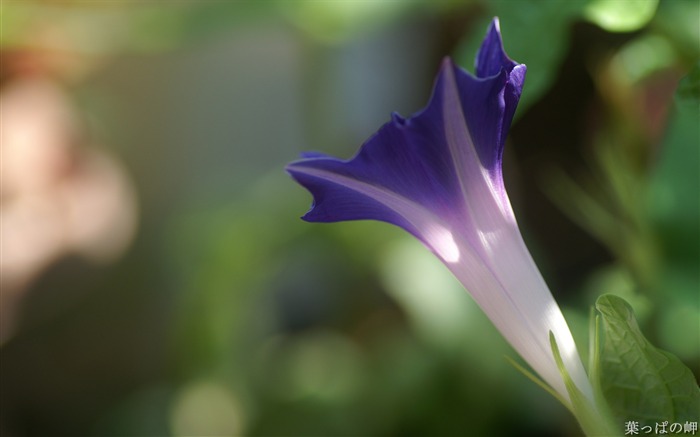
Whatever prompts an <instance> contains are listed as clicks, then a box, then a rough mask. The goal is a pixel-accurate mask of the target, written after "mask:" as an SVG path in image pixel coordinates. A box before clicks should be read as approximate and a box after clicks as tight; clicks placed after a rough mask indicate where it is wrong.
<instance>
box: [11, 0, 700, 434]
mask: <svg viewBox="0 0 700 437" xmlns="http://www.w3.org/2000/svg"><path fill="white" fill-rule="evenodd" d="M699 8H700V6H699V4H698V2H696V1H694V0H688V1H685V0H675V1H660V2H657V1H653V0H650V1H641V0H640V1H629V2H628V1H613V0H579V1H570V2H561V1H499V0H494V1H487V0H473V1H465V2H461V1H447V0H446V1H438V2H427V1H419V0H413V1H406V2H393V1H387V2H384V1H378V2H365V1H345V2H315V1H308V2H306V1H300V2H288V1H284V0H280V1H231V2H227V1H223V2H213V1H212V2H208V1H206V2H199V1H184V2H168V3H167V4H164V3H162V2H157V1H148V2H129V1H115V2H111V1H110V2H84V1H13V0H10V1H6V2H3V6H2V12H3V15H2V21H3V23H2V24H3V32H2V50H3V52H4V53H9V54H12V53H21V54H29V55H34V56H36V57H40V58H41V59H49V58H50V59H54V58H60V59H61V62H53V61H51V62H49V61H46V63H45V64H44V65H47V66H46V67H45V68H46V69H48V70H49V71H48V72H44V74H47V75H49V76H52V77H53V78H54V79H55V80H56V81H59V82H61V83H63V84H65V87H66V88H68V89H69V90H70V91H71V93H72V95H73V96H74V97H75V99H76V102H77V103H78V105H79V106H80V107H81V108H82V109H83V111H84V115H85V119H86V120H85V124H86V126H87V127H88V128H89V129H90V134H91V135H95V136H98V137H100V139H102V140H103V142H104V143H105V144H107V146H108V147H110V148H112V149H113V150H114V152H115V154H117V155H118V156H119V157H120V159H121V160H122V161H123V162H124V165H125V166H126V167H127V169H128V170H129V173H130V174H131V175H132V177H133V179H134V184H135V185H136V187H137V189H138V192H139V195H140V201H141V206H142V209H143V219H142V223H141V228H140V234H139V238H138V241H137V242H136V243H135V245H134V247H133V248H132V250H131V251H130V252H129V253H128V254H127V255H126V256H125V259H124V260H123V261H122V262H120V263H119V264H118V265H115V266H111V267H94V266H84V265H81V264H78V265H77V266H75V265H73V264H69V265H68V266H66V265H58V266H55V268H54V269H53V270H51V271H49V272H46V273H45V279H44V280H43V281H40V282H39V284H38V285H36V286H35V287H33V288H32V289H31V290H29V291H28V293H29V294H30V296H32V299H31V300H29V301H28V303H27V304H26V305H24V307H23V313H22V316H23V317H24V323H23V324H21V326H20V327H19V329H18V333H17V335H16V336H15V337H14V338H13V339H11V340H10V341H9V342H8V343H7V344H4V345H3V346H2V354H3V358H2V359H3V370H2V372H3V389H2V403H3V412H2V415H0V431H2V432H3V433H4V432H5V430H8V433H10V434H12V435H51V434H82V435H120V436H123V435H174V436H180V435H182V436H184V435H194V434H199V435H205V434H206V435H406V434H408V435H465V434H466V435H494V436H496V435H513V434H519V435H528V434H538V435H571V434H576V433H577V432H579V431H578V429H577V425H576V424H575V423H573V421H572V419H571V418H570V417H568V416H567V413H566V411H565V410H564V409H563V408H562V407H560V406H557V404H556V402H555V401H554V400H553V399H550V398H549V397H548V395H547V394H546V393H544V392H543V391H541V390H540V389H539V388H538V387H536V386H535V385H534V384H532V383H531V382H530V381H527V380H526V379H525V378H523V377H522V376H521V375H520V374H518V372H515V371H513V368H512V367H511V366H510V364H508V362H507V361H506V360H504V359H503V355H507V356H510V357H515V356H516V355H515V353H514V352H513V351H512V350H511V349H510V347H509V346H508V345H507V344H506V343H505V342H504V341H503V340H502V339H501V338H500V337H499V335H498V333H497V332H496V331H495V329H494V328H493V327H492V326H491V325H490V323H489V322H488V320H487V319H486V318H485V316H484V315H483V314H482V313H481V312H480V310H479V309H478V308H477V307H476V306H475V304H474V303H473V301H472V300H471V299H470V298H469V296H468V295H467V294H466V293H464V291H463V290H462V289H461V286H460V285H459V284H458V283H457V282H456V281H455V280H454V279H453V278H452V277H451V276H449V273H448V272H447V270H446V269H445V268H444V267H443V266H442V265H441V264H440V263H439V262H438V261H437V260H435V259H433V257H432V256H431V255H430V254H429V253H428V252H427V251H425V250H424V249H423V248H422V247H421V246H420V245H419V244H418V243H417V242H415V241H413V240H412V239H411V238H410V237H408V236H406V235H404V234H402V233H401V232H400V231H399V230H397V229H394V228H391V227H389V226H387V225H385V224H379V223H367V222H359V223H344V224H341V225H311V224H307V223H304V222H302V221H301V220H299V219H298V217H299V216H300V215H302V213H303V212H304V208H305V205H306V203H307V202H308V201H309V198H308V196H307V195H306V193H305V192H303V190H302V189H300V188H299V187H297V186H296V185H295V184H293V183H292V182H291V181H290V180H288V178H287V177H286V175H284V173H283V170H282V167H283V164H284V163H285V162H287V161H289V160H292V159H294V158H295V157H296V156H297V154H298V153H299V152H300V151H302V150H308V149H323V150H325V151H327V152H329V153H335V154H338V155H343V156H348V155H350V154H351V153H352V152H353V151H354V150H356V148H357V146H358V144H360V143H361V141H363V140H364V139H365V138H366V137H367V136H368V135H369V134H371V133H372V132H374V131H375V129H376V128H377V127H378V126H379V125H380V124H381V123H382V122H384V121H385V120H386V119H388V114H389V113H390V112H391V111H392V110H395V109H401V110H404V111H407V112H408V113H411V112H413V111H416V110H418V109H419V108H420V107H421V106H422V105H423V104H424V102H425V100H426V98H427V95H428V93H429V91H430V83H431V80H432V75H433V74H434V72H435V71H436V70H437V67H438V64H439V59H440V58H441V57H443V56H445V55H449V54H454V55H455V59H456V60H457V62H458V63H459V64H460V65H463V66H465V68H467V69H471V60H472V59H473V58H474V54H475V50H476V47H478V45H479V44H480V42H481V39H482V37H483V33H484V30H485V29H486V24H487V23H488V21H489V20H490V19H491V18H492V17H493V16H494V15H498V16H499V17H500V21H501V29H502V32H503V37H504V41H505V47H506V50H507V52H508V53H509V55H510V56H511V57H512V58H513V59H516V60H517V61H519V62H523V63H525V64H527V66H528V77H527V81H526V86H525V90H524V94H523V101H522V103H521V105H520V107H519V109H518V117H519V120H521V121H522V120H525V119H527V116H528V115H533V114H536V113H538V114H544V115H543V116H544V117H545V118H547V120H548V123H550V125H551V131H552V136H551V138H550V139H549V143H548V144H539V145H537V147H538V148H537V149H536V150H529V149H527V148H525V147H522V144H519V143H518V142H517V141H516V140H513V141H512V144H509V145H508V148H512V150H513V152H510V151H508V152H506V155H507V156H506V161H507V162H506V164H507V166H506V167H507V168H506V171H507V174H506V176H507V177H506V182H507V184H508V186H509V192H510V195H511V199H512V200H513V203H514V206H515V207H516V211H518V212H519V209H522V210H523V211H525V212H528V215H527V216H528V217H536V219H535V220H532V219H530V220H521V224H522V226H523V228H524V229H523V230H524V233H525V234H526V237H527V238H528V240H532V241H533V242H534V244H532V245H531V246H532V247H533V253H534V254H535V255H536V258H537V261H538V264H541V265H544V266H546V269H543V270H544V271H545V276H546V277H547V279H548V281H550V276H549V274H551V275H552V276H551V281H552V282H553V283H558V284H568V285H566V286H565V287H563V289H561V290H558V289H553V292H554V294H555V296H557V297H558V298H559V297H566V299H565V301H566V304H567V307H566V308H565V309H564V311H565V314H566V317H567V320H569V322H570V324H571V327H572V331H573V332H574V335H575V337H576V340H577V343H578V344H579V348H580V349H581V351H582V355H585V354H586V353H587V347H586V344H587V339H586V338H585V335H586V332H587V330H586V327H587V317H588V310H589V308H590V306H591V305H592V304H593V302H595V298H596V297H597V296H599V295H600V294H602V293H609V292H611V293H617V294H619V295H622V296H624V297H625V299H627V300H628V301H630V302H631V303H632V305H633V306H634V308H635V311H636V313H637V315H638V317H639V320H640V324H642V326H643V328H644V332H645V333H647V334H648V336H649V337H650V339H651V340H652V342H653V343H654V344H656V345H658V346H660V347H661V348H664V349H668V350H670V351H671V352H673V353H674V354H677V355H678V356H679V357H680V358H681V359H682V360H683V361H684V362H685V363H686V364H688V365H690V367H691V368H693V369H695V372H696V378H697V376H698V375H697V371H698V370H697V369H698V368H700V338H698V336H700V333H699V332H698V329H697V327H698V325H699V324H700V308H699V307H698V302H697V291H698V289H700V278H698V275H699V274H700V273H699V272H698V269H697V266H698V265H700V248H699V247H698V241H700V236H699V235H698V232H699V231H700V229H699V227H698V226H699V222H700V205H699V203H700V199H699V198H698V196H697V192H698V186H699V182H700V181H698V174H700V169H698V165H699V163H700V157H699V156H698V153H700V144H699V143H700V141H699V138H698V128H697V126H698V125H697V120H698V119H699V116H698V113H697V111H698V101H700V97H699V95H698V80H697V78H698V74H699V73H698V70H697V67H695V70H693V72H692V73H691V74H690V75H689V76H687V79H684V81H683V82H682V85H681V86H680V88H678V93H677V96H676V98H675V101H674V100H673V97H672V96H673V94H674V91H675V89H676V85H677V83H678V80H679V79H680V78H681V77H682V76H686V75H687V74H688V72H690V71H691V68H692V67H693V66H696V65H697V61H698V59H699V58H700V45H699V44H698V42H699V41H700V33H699V32H700V25H699V24H698V22H697V16H698V13H700V10H699ZM580 40H584V42H583V43H581V42H578V43H577V44H574V42H576V41H580ZM42 56H43V57H42ZM8 59H10V58H8ZM64 61H65V62H64ZM574 61H576V62H577V63H574V64H572V62H574ZM42 62H43V61H42ZM68 64H70V65H69V67H66V65H68ZM570 65H575V66H577V67H580V68H579V70H583V71H582V72H580V73H579V74H576V75H574V74H571V69H570ZM5 68H6V69H9V70H11V69H12V68H13V65H10V64H9V63H8V65H6V66H5ZM67 68H68V69H71V72H69V73H66V69H67ZM76 70H79V71H80V72H81V73H80V74H74V72H75V71H76ZM18 71H20V72H19V73H17V72H13V73H12V74H9V75H8V74H3V78H4V79H3V80H5V81H11V80H15V77H16V76H17V75H21V74H23V73H22V71H23V70H21V69H18ZM571 90H573V91H576V90H585V91H581V92H582V93H584V92H585V93H587V94H579V95H578V96H579V100H566V99H563V101H562V99H559V100H558V97H560V96H561V95H567V96H568V95H571V94H567V93H569V92H573V91H571ZM580 108H583V109H582V110H580V111H579V110H577V109H580ZM521 121H516V123H520V122H521ZM556 125H564V126H574V127H575V129H576V130H575V131H574V130H572V131H570V132H566V133H564V134H562V135H558V134H556V129H555V127H556ZM516 127H517V126H516ZM548 146H549V147H550V149H547V148H546V147H548ZM552 149H556V150H558V153H560V154H561V156H563V157H564V158H562V162H560V163H557V162H546V163H541V162H539V157H540V156H541V155H540V154H538V151H542V150H552ZM509 154H510V155H509ZM528 157H531V159H528ZM533 162H535V164H533ZM571 162H575V163H576V165H575V166H573V167H572V166H571V165H570V164H571ZM558 164H559V165H558ZM552 168H556V169H557V170H551V169H552ZM528 175H530V176H532V178H539V179H540V180H541V181H542V182H543V183H542V187H538V186H526V184H523V183H522V181H523V180H527V179H528V178H527V176H528ZM532 178H530V179H532ZM543 187H544V188H543ZM540 190H545V191H546V192H547V193H548V195H549V196H550V198H551V199H552V201H553V202H554V203H555V204H556V205H557V207H559V208H560V209H561V211H562V212H563V214H566V216H567V217H569V220H570V221H569V222H567V223H571V222H574V223H576V225H578V226H580V227H581V228H582V229H584V230H586V231H587V232H588V233H589V234H590V235H589V236H587V235H583V234H582V235H578V234H575V233H574V231H571V229H573V227H569V228H566V227H563V226H564V225H561V223H562V222H563V221H565V220H566V219H563V218H562V217H561V214H560V213H559V212H556V211H554V212H551V211H548V210H539V209H537V210H533V208H534V209H536V208H537V206H536V205H537V204H536V203H534V202H532V200H533V199H535V198H536V196H537V195H538V193H539V191H540ZM533 205H535V206H533ZM86 219H88V218H86ZM536 224H542V225H543V226H545V227H546V228H547V230H546V235H545V233H540V234H538V233H537V232H536V231H535V229H537V227H536V226H531V225H536ZM548 235H554V236H555V237H556V238H558V239H560V240H562V241H565V242H566V244H567V247H568V249H567V250H568V251H569V252H571V253H570V254H569V253H567V254H560V253H555V252H554V253H553V249H552V248H551V247H548V246H547V244H546V243H545V241H546V238H545V237H547V236H548ZM528 243H530V241H528ZM596 244H597V245H599V246H594V247H596V248H597V249H596V250H592V251H586V250H583V249H580V248H582V247H584V246H585V247H588V246H586V245H596ZM572 254H573V255H572ZM560 255H566V256H568V257H571V256H575V257H577V258H574V259H576V260H578V261H580V263H581V264H582V265H584V267H585V275H584V276H583V279H580V277H576V278H574V279H571V278H568V277H567V274H566V273H561V271H563V268H562V266H563V264H562V263H563V261H562V258H564V256H562V257H560ZM86 272H88V273H90V275H92V276H86V275H87V273H86ZM87 277H98V278H103V279H100V280H86V278H87ZM81 290H82V291H83V292H81ZM47 296H52V297H51V299H53V300H48V302H57V301H61V300H64V301H66V302H68V303H64V304H63V305H57V308H62V309H60V310H58V309H57V310H55V311H53V312H48V313H46V314H48V315H45V314H44V313H42V312H41V311H39V309H41V308H42V307H41V305H39V304H38V303H37V302H40V301H42V299H43V300H46V299H48V298H47ZM86 296H88V297H86ZM572 296H573V297H572ZM66 308H67V309H66ZM37 314H39V315H37ZM42 314H43V315H42ZM679 333H681V334H679ZM87 334H89V335H87ZM52 345H53V346H52ZM97 355H99V356H100V357H102V359H101V360H96V359H94V356H97ZM584 361H585V356H584ZM93 362H97V363H99V365H95V366H92V367H91V370H90V373H89V375H81V374H80V371H79V369H82V368H83V367H81V366H84V364H81V363H93ZM49 363H52V364H51V365H49ZM66 369H76V370H75V371H73V372H68V371H67V370H66ZM6 381H9V383H8V384H5V382H6ZM66 387H69V388H71V387H72V389H67V388H66ZM59 395H60V396H59ZM57 399H60V402H59V401H57Z"/></svg>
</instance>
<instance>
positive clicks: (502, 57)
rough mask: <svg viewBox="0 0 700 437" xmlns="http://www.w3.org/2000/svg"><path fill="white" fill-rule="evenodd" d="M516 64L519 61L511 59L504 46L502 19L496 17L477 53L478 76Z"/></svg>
mask: <svg viewBox="0 0 700 437" xmlns="http://www.w3.org/2000/svg"><path fill="white" fill-rule="evenodd" d="M516 65H518V63H517V62H515V61H513V60H512V59H510V58H509V57H508V55H507V54H506V52H505V49H504V48H503V37H502V35H501V25H500V21H499V19H498V17H494V18H493V20H491V25H490V26H489V29H488V31H487V32H486V36H485V37H484V41H483V42H482V43H481V47H480V48H479V51H478V53H477V54H476V62H475V67H476V68H475V70H476V76H477V77H480V78H484V77H489V76H494V75H496V74H498V73H500V71H501V70H502V69H506V70H507V71H510V70H512V69H513V68H514V67H515V66H516Z"/></svg>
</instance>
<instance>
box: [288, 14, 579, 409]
mask: <svg viewBox="0 0 700 437" xmlns="http://www.w3.org/2000/svg"><path fill="white" fill-rule="evenodd" d="M525 70H526V68H525V65H523V64H518V63H517V62H514V61H512V60H511V59H509V58H508V56H507V55H506V53H505V52H504V50H503V43H502V40H501V34H500V29H499V24H498V19H494V20H493V22H492V23H491V26H490V28H489V30H488V33H487V35H486V38H485V39H484V42H483V44H482V45H481V48H480V50H479V53H478V54H477V57H476V77H475V76H472V75H471V74H469V73H467V72H466V71H464V70H462V69H461V68H459V67H458V66H457V65H455V64H454V63H453V62H452V61H451V60H450V59H445V60H444V61H443V63H442V66H441V68H440V72H439V74H438V77H437V79H436V81H435V85H434V89H433V93H432V97H431V98H430V101H429V102H428V105H427V106H426V107H425V108H424V109H423V110H422V111H420V112H419V113H417V114H415V115H414V116H412V117H410V118H407V119H404V118H402V117H401V116H399V115H398V114H393V115H392V120H391V121H389V122H388V123H386V124H385V125H384V126H382V127H381V128H380V129H379V131H378V132H377V133H375V134H374V135H373V136H372V137H370V138H369V139H368V140H367V141H366V142H365V144H363V146H362V147H361V149H360V151H359V152H358V153H357V155H355V157H353V158H352V159H350V160H341V159H337V158H333V157H330V156H325V155H322V154H317V153H314V154H305V155H304V159H301V160H299V161H295V162H292V163H291V164H289V165H288V166H287V171H288V172H289V174H290V175H291V176H292V177H293V178H294V179H295V180H296V181H297V182H299V183H300V184H301V185H303V186H304V187H305V188H307V189H308V190H309V191H310V192H311V194H312V195H313V198H314V200H313V205H312V206H311V209H310V210H309V211H308V212H307V213H306V215H304V216H303V219H304V220H306V221H310V222H337V221H343V220H362V219H373V220H380V221H384V222H387V223H391V224H394V225H396V226H399V227H401V228H403V229H405V230H406V231H408V232H410V233H411V234H413V235H414V236H415V237H416V238H418V239H419V240H420V241H421V242H422V243H423V244H424V245H425V246H426V247H427V248H428V249H430V250H431V251H432V252H433V253H434V254H435V255H437V256H438V257H439V258H440V259H441V260H442V262H443V263H444V264H445V265H446V266H447V267H448V268H449V269H450V270H451V271H452V273H453V274H454V275H455V276H456V277H457V278H458V279H459V280H460V282H461V283H462V284H463V285H464V287H465V288H466V289H467V290H468V291H469V293H471V295H472V296H473V298H474V300H475V301H476V302H477V303H478V304H479V306H480V307H481V308H482V309H483V311H484V312H485V313H486V314H487V315H488V317H489V318H490V319H491V321H492V322H493V323H494V325H496V327H497V328H498V329H499V331H500V332H501V333H502V334H503V336H504V337H505V338H506V339H507V340H508V341H509V342H510V344H511V345H512V346H513V347H514V348H515V349H516V350H517V351H518V353H519V354H520V355H521V356H522V357H523V358H524V359H525V360H526V361H527V362H528V364H529V365H530V366H531V367H532V368H533V369H534V370H535V371H536V372H537V373H538V374H539V375H540V377H542V378H543V379H544V381H546V382H547V384H549V385H550V386H551V387H552V388H553V389H554V390H555V391H556V392H557V393H558V394H559V395H560V396H561V397H562V398H563V399H565V400H566V399H569V395H568V393H567V390H566V388H565V386H564V383H563V380H562V377H561V374H560V372H559V370H558V368H557V366H556V363H555V360H554V358H553V354H552V350H551V346H550V341H549V333H550V332H552V333H553V335H554V337H555V339H556V341H557V344H558V346H559V350H560V353H561V355H562V358H563V360H564V365H565V366H566V369H567V371H568V372H569V374H570V375H571V377H572V378H573V381H574V383H575V384H576V385H577V386H578V388H579V389H580V390H581V391H582V392H583V393H584V394H585V395H586V396H587V397H588V398H589V399H592V398H593V396H592V390H591V387H590V384H589V382H588V378H587V377H586V373H585V371H584V369H583V366H582V364H581V360H580V358H579V355H578V352H577V351H576V346H575V344H574V340H573V338H572V336H571V333H570V331H569V328H568V326H567V324H566V321H565V320H564V317H563V316H562V314H561V311H560V309H559V307H558V306H557V304H556V302H555V301H554V298H553V297H552V294H551V293H550V291H549V289H548V288H547V285H546V284H545V282H544V280H543V279H542V276H541V275H540V273H539V271H538V270H537V267H536V266H535V263H534V261H533V260H532V257H531V256H530V253H529V252H528V250H527V248H526V247H525V244H524V242H523V239H522V237H521V235H520V231H519V229H518V225H517V223H516V220H515V216H514V214H513V210H512V208H511V205H510V201H509V199H508V195H507V193H506V190H505V187H504V184H503V175H502V171H501V161H502V155H503V146H504V143H505V138H506V135H507V133H508V128H509V126H510V123H511V121H512V119H513V114H514V112H515V108H516V106H517V104H518V100H519V99H520V94H521V91H522V87H523V82H524V79H525Z"/></svg>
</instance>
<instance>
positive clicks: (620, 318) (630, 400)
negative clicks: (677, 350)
mask: <svg viewBox="0 0 700 437" xmlns="http://www.w3.org/2000/svg"><path fill="white" fill-rule="evenodd" d="M596 309H597V310H598V311H599V312H600V314H601V317H602V322H603V323H602V324H603V335H604V344H603V347H602V352H601V356H600V362H599V367H600V376H599V377H600V381H599V382H600V385H601V387H602V391H603V394H604V396H605V398H606V400H607V402H608V404H609V406H610V409H611V411H612V413H613V415H614V416H615V417H616V419H617V420H618V422H619V423H625V422H627V421H636V422H639V423H640V426H644V425H648V426H654V425H655V424H656V423H661V422H664V421H668V422H669V423H684V422H685V421H697V419H698V413H699V412H700V389H698V385H697V383H696V382H695V377H694V376H693V374H692V372H691V371H690V369H688V368H687V367H686V366H685V365H683V363H682V362H681V361H680V360H679V359H678V358H676V357H675V356H674V355H672V354H670V353H668V352H665V351H662V350H660V349H657V348H655V347H654V346H653V345H652V344H651V343H649V341H648V340H647V339H646V338H645V337H644V335H643V334H642V332H641V331H640V329H639V326H638V325H637V321H636V319H635V317H634V312H633V311H632V308H631V307H630V306H629V304H628V303H627V302H625V300H624V299H622V298H620V297H618V296H614V295H609V294H607V295H603V296H601V297H599V298H598V300H597V302H596Z"/></svg>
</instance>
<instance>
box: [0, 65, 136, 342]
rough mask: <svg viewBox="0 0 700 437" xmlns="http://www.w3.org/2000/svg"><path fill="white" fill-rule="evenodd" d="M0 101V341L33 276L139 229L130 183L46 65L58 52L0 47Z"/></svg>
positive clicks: (109, 256) (109, 250)
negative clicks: (4, 52)
mask: <svg viewBox="0 0 700 437" xmlns="http://www.w3.org/2000/svg"><path fill="white" fill-rule="evenodd" d="M4 58H5V59H4V60H5V63H4V64H5V65H4V68H3V70H4V71H3V75H2V76H3V81H2V88H0V110H1V111H2V119H1V123H2V129H1V132H0V141H1V142H0V153H1V154H2V160H1V163H0V171H1V182H2V183H1V184H0V207H1V209H0V233H1V235H2V245H1V250H2V253H1V254H2V256H1V257H0V278H1V279H0V286H1V287H0V290H1V292H0V293H1V294H0V298H1V299H2V306H1V307H0V308H1V310H0V343H4V342H5V341H6V340H7V339H9V338H10V337H11V336H12V334H13V331H14V327H15V326H16V323H17V321H18V320H19V319H20V318H21V314H20V309H21V302H22V299H23V297H24V295H25V292H26V291H27V290H28V289H29V286H30V285H31V284H32V282H33V281H34V280H35V279H36V278H37V277H38V276H39V275H41V273H42V272H43V271H44V270H45V269H47V268H48V267H50V266H51V265H52V264H53V263H55V262H57V261H58V260H60V259H61V258H62V257H65V256H67V255H77V256H81V257H83V258H84V259H85V260H87V261H89V262H97V263H109V262H111V261H113V260H115V259H117V258H118V257H119V256H120V254H122V253H123V252H124V250H125V249H126V248H127V246H128V245H129V243H130V242H131V240H132V239H133V236H134V234H135V231H136V228H137V216H138V214H137V202H136V194H135V190H134V188H133V186H132V183H131V182H130V180H129V176H128V175H127V173H126V172H125V170H124V168H123V166H122V165H121V164H120V163H119V161H118V160H117V159H115V157H114V156H112V155H111V154H110V153H109V151H108V150H107V148H106V147H103V146H101V145H99V144H96V143H95V141H94V140H93V139H92V138H91V135H90V132H88V130H87V129H86V124H85V123H84V120H83V119H84V114H81V113H80V112H79V111H78V110H77V109H76V107H75V105H74V104H73V103H72V101H71V99H70V97H69V95H70V94H69V92H67V91H66V89H65V88H66V87H67V86H69V85H65V84H64V83H63V77H65V75H63V74H62V73H64V72H65V70H62V69H58V68H53V67H54V66H56V65H65V64H62V63H59V64H56V63H55V62H54V61H55V60H56V57H55V55H51V56H49V57H47V58H45V59H44V58H42V57H41V56H36V55H35V56H16V55H15V56H9V57H7V56H5V57H4Z"/></svg>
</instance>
